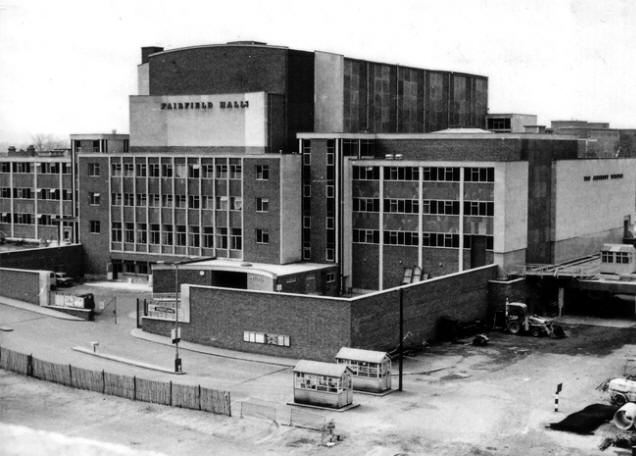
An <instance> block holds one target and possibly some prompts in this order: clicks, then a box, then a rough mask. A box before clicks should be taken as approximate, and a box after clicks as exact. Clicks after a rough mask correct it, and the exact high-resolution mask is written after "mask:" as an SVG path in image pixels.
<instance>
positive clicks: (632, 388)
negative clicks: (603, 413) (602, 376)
mask: <svg viewBox="0 0 636 456" xmlns="http://www.w3.org/2000/svg"><path fill="white" fill-rule="evenodd" d="M607 392H608V393H609V395H610V401H611V402H612V403H613V404H615V405H618V406H619V407H621V406H623V405H624V404H625V403H627V402H636V360H634V359H633V358H629V359H627V361H626V362H625V367H624V369H623V375H622V376H621V377H617V378H613V379H611V380H610V381H609V382H608V383H607Z"/></svg>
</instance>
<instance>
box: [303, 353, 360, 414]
mask: <svg viewBox="0 0 636 456" xmlns="http://www.w3.org/2000/svg"><path fill="white" fill-rule="evenodd" d="M351 380H352V374H351V369H349V367H348V366H346V365H344V364H335V363H322V362H319V361H307V360H304V359H301V360H300V361H298V363H297V364H296V366H295V367H294V402H296V403H298V404H309V405H318V406H322V407H333V408H342V407H346V406H347V405H350V404H351V403H352V402H353V384H352V381H351Z"/></svg>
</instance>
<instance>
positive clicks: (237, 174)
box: [230, 163, 243, 179]
mask: <svg viewBox="0 0 636 456" xmlns="http://www.w3.org/2000/svg"><path fill="white" fill-rule="evenodd" d="M242 176H243V168H242V166H241V165H240V164H238V163H233V164H231V165H230V179H240V178H241V177H242Z"/></svg>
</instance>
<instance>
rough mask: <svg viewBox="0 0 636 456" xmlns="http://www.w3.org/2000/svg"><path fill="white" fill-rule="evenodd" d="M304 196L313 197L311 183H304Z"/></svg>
mask: <svg viewBox="0 0 636 456" xmlns="http://www.w3.org/2000/svg"><path fill="white" fill-rule="evenodd" d="M332 187H333V185H332ZM303 197H305V198H310V197H311V185H309V184H304V185H303Z"/></svg>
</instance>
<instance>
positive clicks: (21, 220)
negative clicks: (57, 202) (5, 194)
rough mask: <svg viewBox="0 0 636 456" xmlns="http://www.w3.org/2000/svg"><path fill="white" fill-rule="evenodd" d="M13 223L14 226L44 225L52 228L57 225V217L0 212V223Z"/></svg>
mask: <svg viewBox="0 0 636 456" xmlns="http://www.w3.org/2000/svg"><path fill="white" fill-rule="evenodd" d="M12 221H13V223H15V224H16V225H33V224H36V223H37V224H38V225H44V226H53V225H58V223H59V221H58V215H56V214H39V215H37V216H35V215H33V214H30V213H19V212H18V213H14V214H11V213H10V212H2V213H0V223H11V222H12Z"/></svg>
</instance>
